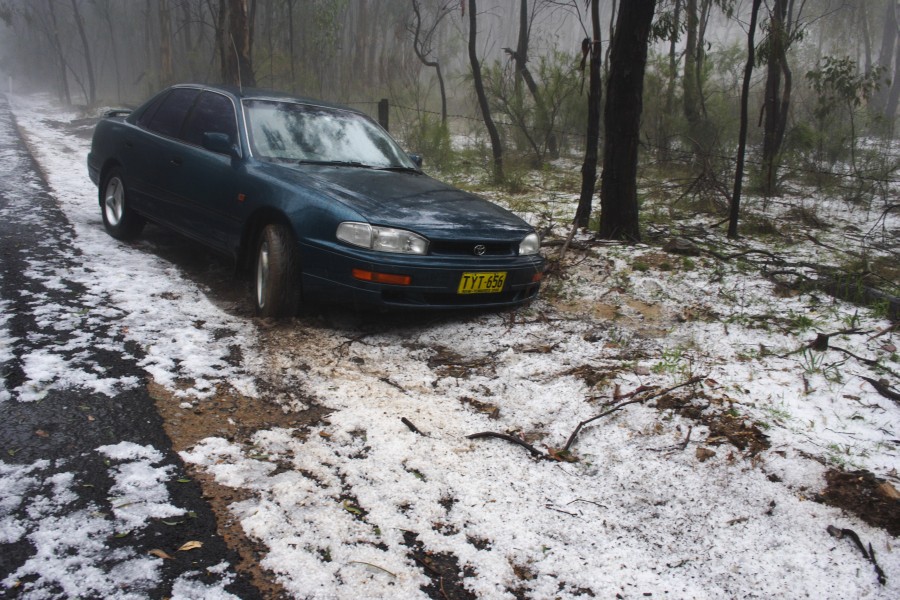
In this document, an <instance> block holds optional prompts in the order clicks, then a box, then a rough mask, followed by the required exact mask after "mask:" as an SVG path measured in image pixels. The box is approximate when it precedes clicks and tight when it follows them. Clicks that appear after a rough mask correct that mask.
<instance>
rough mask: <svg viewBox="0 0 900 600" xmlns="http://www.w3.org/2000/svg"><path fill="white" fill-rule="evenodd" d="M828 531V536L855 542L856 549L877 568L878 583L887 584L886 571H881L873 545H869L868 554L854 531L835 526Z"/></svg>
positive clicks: (830, 526)
mask: <svg viewBox="0 0 900 600" xmlns="http://www.w3.org/2000/svg"><path fill="white" fill-rule="evenodd" d="M826 531H828V534H829V535H830V536H831V537H834V538H837V539H842V538H843V537H844V536H847V537H848V538H850V539H851V540H853V543H854V544H856V547H857V548H859V551H860V552H862V555H863V557H864V558H865V559H866V560H868V561H869V562H870V563H872V565H873V566H874V567H875V575H876V576H877V577H878V583H880V584H881V585H884V584H885V583H887V577H886V576H885V574H884V571H882V570H881V567H880V566H878V563H877V562H876V561H875V550H874V549H873V548H872V544H869V551H868V552H866V547H865V546H864V545H863V543H862V540H860V539H859V536H858V535H857V534H856V532H855V531H853V530H852V529H840V528H838V527H835V526H834V525H829V526H828V527H827V528H826Z"/></svg>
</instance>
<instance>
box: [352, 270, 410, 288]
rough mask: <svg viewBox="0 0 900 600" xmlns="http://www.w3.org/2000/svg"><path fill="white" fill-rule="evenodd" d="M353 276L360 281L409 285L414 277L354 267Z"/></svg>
mask: <svg viewBox="0 0 900 600" xmlns="http://www.w3.org/2000/svg"><path fill="white" fill-rule="evenodd" d="M353 277H355V278H356V279H359V280H360V281H371V282H372V283H389V284H391V285H409V284H410V283H412V277H410V276H409V275H393V274H391V273H376V272H374V271H364V270H363V269H353Z"/></svg>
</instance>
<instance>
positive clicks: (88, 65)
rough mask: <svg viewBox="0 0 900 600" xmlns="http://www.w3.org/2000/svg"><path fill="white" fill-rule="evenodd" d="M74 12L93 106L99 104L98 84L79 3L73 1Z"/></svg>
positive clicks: (90, 100) (89, 99)
mask: <svg viewBox="0 0 900 600" xmlns="http://www.w3.org/2000/svg"><path fill="white" fill-rule="evenodd" d="M72 12H73V13H75V25H76V27H77V29H78V36H79V37H80V38H81V46H82V47H83V48H84V68H85V70H86V71H87V80H88V98H87V101H88V104H89V105H91V106H93V105H94V104H96V102H97V83H96V82H95V81H94V63H93V61H91V47H90V44H88V39H87V34H86V33H85V31H84V19H83V18H82V17H81V12H80V11H79V10H78V3H77V2H76V0H72Z"/></svg>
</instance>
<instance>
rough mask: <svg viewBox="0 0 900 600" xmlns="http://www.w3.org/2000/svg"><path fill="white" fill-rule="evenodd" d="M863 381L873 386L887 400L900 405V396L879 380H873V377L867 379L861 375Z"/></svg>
mask: <svg viewBox="0 0 900 600" xmlns="http://www.w3.org/2000/svg"><path fill="white" fill-rule="evenodd" d="M860 377H862V378H863V379H865V380H866V381H868V382H869V383H871V384H872V387H873V388H875V391H876V392H878V393H879V394H881V395H882V396H884V397H885V398H887V399H888V400H893V401H894V402H898V403H900V394H898V393H897V392H895V391H894V390H892V389H891V388H889V387H888V386H886V385H884V384H883V383H881V382H880V381H878V380H877V379H872V378H871V377H866V376H865V375H860Z"/></svg>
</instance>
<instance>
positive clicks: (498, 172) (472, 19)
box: [469, 0, 505, 182]
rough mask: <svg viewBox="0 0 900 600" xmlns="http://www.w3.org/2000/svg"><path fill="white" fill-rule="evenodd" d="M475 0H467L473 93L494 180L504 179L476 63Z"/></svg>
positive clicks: (497, 140)
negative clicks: (485, 134) (486, 138)
mask: <svg viewBox="0 0 900 600" xmlns="http://www.w3.org/2000/svg"><path fill="white" fill-rule="evenodd" d="M475 10H476V6H475V0H469V62H470V63H471V64H472V78H473V79H474V80H475V94H476V95H477V96H478V105H479V106H480V107H481V116H482V117H483V118H484V126H485V127H486V128H487V130H488V136H490V138H491V150H492V151H493V154H494V167H493V173H494V181H496V182H501V181H503V180H504V178H505V177H504V175H503V146H502V145H501V144H500V134H499V133H498V132H497V126H496V125H495V124H494V119H492V118H491V107H490V106H489V105H488V99H487V94H485V92H484V82H483V81H482V80H481V65H480V64H479V63H478V53H477V47H478V46H477V42H476V39H475V36H476V33H477V32H478V20H477V18H476V13H475Z"/></svg>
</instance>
